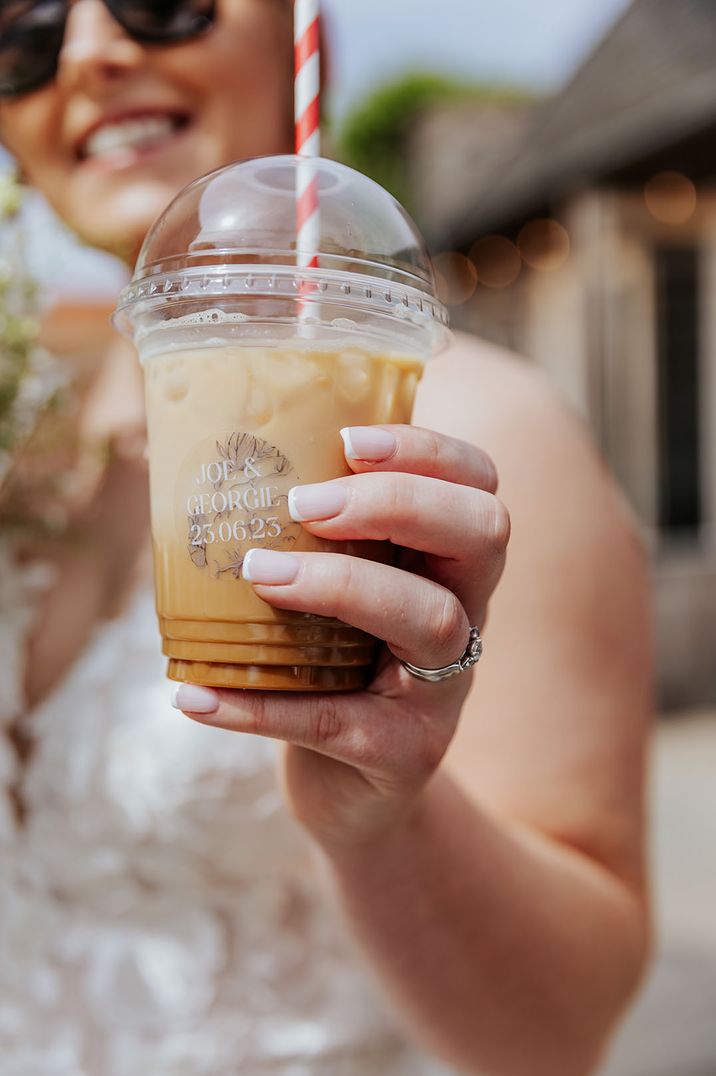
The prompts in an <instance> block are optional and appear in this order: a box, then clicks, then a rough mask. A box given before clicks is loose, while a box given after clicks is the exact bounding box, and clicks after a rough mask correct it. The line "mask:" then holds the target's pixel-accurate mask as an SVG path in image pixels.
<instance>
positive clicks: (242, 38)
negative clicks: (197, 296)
mask: <svg viewBox="0 0 716 1076" xmlns="http://www.w3.org/2000/svg"><path fill="white" fill-rule="evenodd" d="M291 86H292V36H291V4H290V3H289V2H288V0H219V3H218V13H217V19H216V23H215V25H214V27H213V29H212V30H210V31H209V32H208V34H206V35H205V36H203V37H199V38H196V39H194V40H192V41H188V42H185V43H183V44H181V45H170V46H155V47H151V48H148V47H145V46H143V45H140V44H138V43H137V42H135V41H133V40H132V39H131V38H130V37H128V36H127V35H126V34H125V33H124V31H123V30H122V28H121V27H120V26H119V24H118V23H116V22H115V21H114V19H113V18H112V16H111V15H110V13H109V11H108V9H107V8H106V7H105V5H104V4H103V3H101V2H100V0H75V3H74V4H73V5H72V7H71V10H70V13H69V17H68V23H67V31H66V34H65V39H64V44H63V49H62V53H61V56H60V63H59V70H58V74H57V77H56V78H55V79H54V81H53V82H52V83H51V84H48V85H47V86H44V87H42V88H41V89H39V90H36V91H34V92H33V93H30V94H27V95H25V96H23V97H21V98H19V99H16V100H12V101H7V100H6V101H2V102H0V138H1V139H2V141H3V142H4V144H5V145H6V147H7V148H8V149H9V151H10V152H11V153H12V154H13V155H14V156H15V157H16V158H17V160H18V161H19V162H20V164H21V166H22V168H23V170H24V172H25V175H26V177H27V179H28V180H29V182H30V183H32V184H33V185H34V186H35V187H37V188H38V189H39V190H40V191H42V193H43V194H44V195H45V196H46V198H47V199H48V200H49V202H50V203H51V204H52V205H53V206H54V208H55V209H56V211H57V212H58V213H59V215H60V216H61V217H63V218H64V219H65V220H66V221H67V222H68V224H70V225H71V226H72V227H73V228H74V229H76V231H78V232H79V233H80V234H81V235H82V236H83V237H84V238H85V239H86V240H87V241H88V242H90V243H92V244H94V245H95V246H101V247H105V248H106V249H110V250H116V251H118V252H122V253H124V254H125V255H127V256H129V257H131V256H133V255H135V254H136V252H137V250H138V247H139V246H140V244H141V242H142V240H143V238H144V235H145V233H146V231H147V230H148V228H149V227H150V225H151V224H152V222H153V221H154V220H155V219H156V217H157V216H158V215H159V213H160V212H161V211H162V210H163V209H164V207H165V206H166V205H167V203H168V202H169V201H171V199H172V198H173V197H174V196H175V195H176V194H177V192H178V191H179V190H181V189H182V187H184V186H185V185H186V184H187V183H189V182H190V181H191V180H192V179H195V178H196V177H197V176H200V175H203V174H204V173H205V172H209V171H211V170H212V169H214V168H219V167H221V166H222V165H224V164H228V163H229V162H230V161H234V160H238V159H240V158H242V157H250V156H258V155H260V154H266V153H285V152H287V151H290V146H291Z"/></svg>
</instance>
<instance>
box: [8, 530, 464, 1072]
mask: <svg viewBox="0 0 716 1076" xmlns="http://www.w3.org/2000/svg"><path fill="white" fill-rule="evenodd" d="M32 585H33V580H32V579H31V578H24V577H22V576H21V575H20V573H19V572H18V571H17V570H15V569H13V568H12V566H11V562H10V559H9V557H8V556H7V554H3V551H2V549H0V656H1V661H0V672H1V676H0V730H2V732H3V735H2V736H0V788H1V789H2V801H1V804H0V853H1V855H2V867H1V870H0V1072H1V1073H2V1076H238V1074H241V1076H254V1074H255V1076H264V1074H266V1076H440V1074H444V1073H445V1070H444V1069H443V1068H441V1067H440V1066H439V1065H437V1064H436V1063H434V1062H431V1061H429V1060H427V1059H426V1058H423V1057H422V1056H421V1055H419V1054H418V1053H416V1052H414V1051H413V1050H412V1049H411V1048H410V1047H408V1046H407V1045H406V1044H405V1043H404V1041H403V1040H402V1039H401V1038H400V1036H399V1034H398V1033H397V1031H396V1030H395V1026H394V1025H393V1024H392V1023H391V1021H390V1019H389V1017H388V1015H387V1014H386V1012H385V1009H384V1006H383V1005H382V1004H381V1002H380V1000H378V996H377V994H376V992H375V989H374V988H373V986H372V984H371V983H370V977H369V975H368V974H367V972H366V971H365V970H364V969H363V968H362V967H361V962H360V958H359V957H358V955H357V953H356V952H355V951H353V950H352V947H351V945H350V943H349V942H348V941H347V939H346V937H345V934H344V932H343V931H342V929H341V926H340V925H339V923H338V921H337V918H336V914H335V912H334V911H333V909H332V908H331V906H330V904H329V903H328V902H327V900H326V898H325V897H324V896H323V895H322V894H321V891H320V888H319V886H318V884H317V883H316V881H315V879H314V877H313V873H312V868H311V857H310V854H309V848H308V842H307V838H306V837H305V836H304V835H303V833H302V832H301V831H300V830H299V827H298V826H297V825H296V824H295V823H294V822H293V821H292V820H291V819H290V818H289V817H288V815H287V814H286V812H285V811H284V809H283V806H282V803H281V799H280V797H279V793H278V791H277V787H276V781H275V753H276V746H275V745H274V744H273V743H271V742H270V741H267V740H261V739H258V738H254V737H248V736H244V735H237V734H233V733H229V732H224V731H221V730H215V729H210V728H206V727H203V726H201V725H199V724H195V723H194V722H192V721H190V720H189V719H187V718H186V717H184V716H182V715H181V714H178V713H177V712H176V711H175V710H173V709H172V708H171V706H170V704H169V694H170V691H169V685H168V683H167V681H166V680H165V679H164V661H163V658H162V657H161V655H160V653H159V642H158V635H157V628H156V624H155V618H154V610H153V607H152V600H151V595H150V594H149V593H148V592H142V593H140V594H139V595H138V596H137V597H136V600H135V601H134V603H133V604H132V606H131V607H130V608H129V610H128V611H127V612H126V614H125V615H124V616H123V617H121V618H120V619H118V620H116V621H113V622H111V623H107V624H105V625H103V626H101V627H100V628H99V629H98V630H97V632H96V635H95V637H94V639H93V641H92V643H91V645H90V646H88V648H87V650H86V651H85V653H84V655H83V656H82V657H81V659H80V660H79V661H78V662H77V663H76V665H75V666H74V668H73V669H72V670H71V671H70V672H69V674H68V675H67V677H66V678H65V680H64V682H63V683H62V685H61V686H60V687H59V689H57V690H56V691H55V692H54V693H53V695H52V696H51V697H50V698H49V699H47V700H46V701H45V702H44V704H43V705H42V706H41V707H40V708H39V709H37V710H36V711H35V712H34V713H32V714H31V715H29V716H28V717H27V718H26V719H24V720H26V721H27V723H28V727H29V729H30V731H31V732H32V734H33V736H34V737H35V738H36V746H35V748H34V750H33V752H32V754H31V756H30V759H29V760H28V761H27V762H26V763H24V764H21V763H20V761H19V759H18V758H17V755H16V753H15V749H14V747H13V743H12V740H11V738H10V737H9V736H8V735H7V731H8V729H9V727H10V723H11V722H12V721H14V720H15V719H16V718H17V715H18V712H19V709H20V706H21V700H20V693H19V684H20V670H21V663H22V648H23V636H24V634H25V632H26V630H27V627H28V624H29V620H30V616H31V601H30V600H29V597H31V588H32ZM18 802H19V804H20V805H21V811H20V812H18V809H17V803H18Z"/></svg>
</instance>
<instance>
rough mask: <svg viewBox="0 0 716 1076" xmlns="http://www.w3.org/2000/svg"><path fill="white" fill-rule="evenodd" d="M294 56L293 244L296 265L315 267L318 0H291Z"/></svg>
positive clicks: (317, 224) (318, 228) (318, 233)
mask: <svg viewBox="0 0 716 1076" xmlns="http://www.w3.org/2000/svg"><path fill="white" fill-rule="evenodd" d="M294 42H295V58H296V96H295V105H296V153H297V154H298V155H299V156H300V157H302V158H305V159H304V160H302V161H300V162H299V166H298V181H297V188H296V232H297V236H296V245H297V249H298V265H299V267H300V268H303V269H314V268H318V250H319V247H320V242H321V216H320V208H319V204H318V170H317V168H316V166H315V163H314V160H315V158H316V157H320V155H321V33H320V0H294Z"/></svg>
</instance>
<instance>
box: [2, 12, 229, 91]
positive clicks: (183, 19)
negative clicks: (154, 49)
mask: <svg viewBox="0 0 716 1076" xmlns="http://www.w3.org/2000/svg"><path fill="white" fill-rule="evenodd" d="M103 2H104V4H105V6H106V7H107V8H108V9H109V12H110V14H111V15H112V18H113V19H114V20H115V21H116V22H118V23H119V25H120V26H121V27H122V29H123V30H124V32H125V33H126V34H128V35H129V37H131V38H132V39H133V40H134V41H138V42H140V44H142V45H173V44H176V43H178V42H181V41H188V40H189V39H190V38H192V37H198V36H199V35H200V34H203V33H205V32H206V31H207V30H209V29H210V28H211V27H212V26H213V24H214V17H215V13H216V3H215V0H103ZM69 9H70V0H0V97H19V96H21V95H22V94H24V93H31V92H32V91H33V90H38V89H40V87H41V86H45V85H46V84H47V83H48V82H51V81H52V79H53V78H54V77H55V75H56V74H57V67H58V63H59V59H60V51H61V49H62V42H63V40H64V36H65V29H66V26H67V16H68V14H69Z"/></svg>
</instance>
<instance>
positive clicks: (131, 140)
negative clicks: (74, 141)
mask: <svg viewBox="0 0 716 1076" xmlns="http://www.w3.org/2000/svg"><path fill="white" fill-rule="evenodd" d="M178 126H179V122H178V120H177V119H175V118H172V117H170V116H163V117H161V118H160V117H158V116H157V117H152V118H151V119H143V120H137V119H134V120H122V121H121V122H119V123H108V124H105V125H104V126H103V127H100V128H99V130H97V131H95V132H94V133H93V134H91V135H90V136H89V138H88V139H87V140H86V142H85V143H84V146H83V147H82V156H83V157H103V156H106V155H108V154H110V153H117V152H118V151H119V150H127V149H145V148H147V147H149V146H153V145H154V144H155V143H157V142H161V141H163V140H164V139H165V138H169V137H170V135H172V134H174V132H175V131H176V130H177V128H178Z"/></svg>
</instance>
